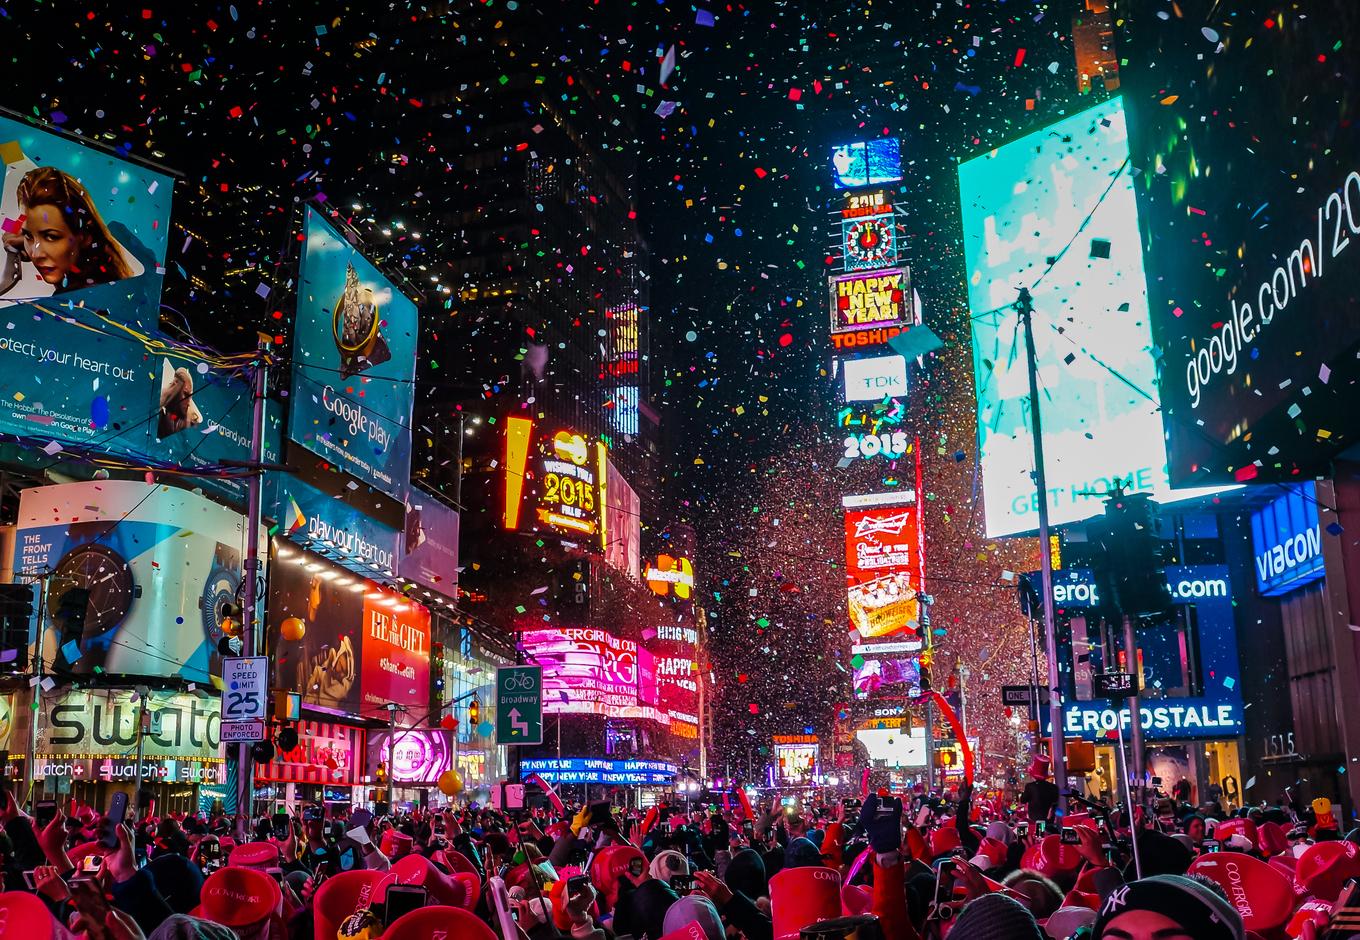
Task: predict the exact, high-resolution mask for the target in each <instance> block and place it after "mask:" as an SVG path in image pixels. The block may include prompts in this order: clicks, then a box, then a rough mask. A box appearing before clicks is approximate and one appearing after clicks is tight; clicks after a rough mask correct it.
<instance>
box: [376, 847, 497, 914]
mask: <svg viewBox="0 0 1360 940" xmlns="http://www.w3.org/2000/svg"><path fill="white" fill-rule="evenodd" d="M384 882H385V883H384V884H382V885H380V886H379V888H378V895H379V896H380V897H386V895H387V884H391V883H395V884H401V885H420V886H422V887H423V888H425V890H426V891H428V892H429V895H430V899H431V900H432V901H434V902H435V903H436V904H443V905H447V906H449V907H461V908H463V909H464V910H468V911H470V910H472V909H473V908H474V907H476V906H477V901H478V899H480V898H481V896H482V885H481V881H480V879H478V878H477V876H476V875H469V874H466V873H465V872H459V873H458V874H455V875H446V874H445V873H444V872H442V871H440V870H439V869H438V868H436V867H435V864H434V862H432V861H430V860H429V859H428V858H426V857H425V856H423V855H407V856H404V857H403V858H401V859H399V860H397V861H395V862H393V863H392V868H391V869H390V870H389V871H388V878H387V879H384Z"/></svg>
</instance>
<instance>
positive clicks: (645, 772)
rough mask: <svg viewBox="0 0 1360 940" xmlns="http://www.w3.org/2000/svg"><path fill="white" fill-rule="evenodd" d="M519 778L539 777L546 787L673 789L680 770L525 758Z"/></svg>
mask: <svg viewBox="0 0 1360 940" xmlns="http://www.w3.org/2000/svg"><path fill="white" fill-rule="evenodd" d="M519 773H520V777H521V778H523V777H527V776H528V775H529V774H537V775H538V776H539V777H541V778H542V779H543V780H544V781H545V782H547V783H602V784H605V785H606V786H626V785H636V784H648V785H651V786H670V785H671V784H672V783H674V782H675V777H676V775H677V774H678V773H680V769H679V768H678V767H676V766H675V765H674V764H672V763H670V762H669V761H663V760H607V759H602V758H595V757H524V758H521V759H520V762H519Z"/></svg>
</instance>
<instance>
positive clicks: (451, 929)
mask: <svg viewBox="0 0 1360 940" xmlns="http://www.w3.org/2000/svg"><path fill="white" fill-rule="evenodd" d="M382 940H499V938H498V937H497V936H496V934H495V933H494V932H493V931H492V930H491V928H490V927H488V926H487V925H486V924H485V923H483V922H482V921H481V920H480V919H479V918H477V917H475V916H473V915H472V914H469V913H468V912H467V911H465V910H462V909H461V908H456V907H443V906H440V905H435V906H432V907H422V908H419V909H417V910H414V911H411V912H410V913H408V914H403V915H402V916H401V917H398V918H397V919H396V921H395V922H394V923H392V924H389V925H388V927H387V930H386V931H384V933H383V934H382Z"/></svg>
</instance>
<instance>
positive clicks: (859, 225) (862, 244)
mask: <svg viewBox="0 0 1360 940" xmlns="http://www.w3.org/2000/svg"><path fill="white" fill-rule="evenodd" d="M841 255H842V257H843V258H844V259H845V270H847V271H865V270H870V269H873V268H883V267H887V266H888V265H890V264H896V263H897V223H896V222H895V221H894V220H893V217H892V216H891V215H874V216H868V217H866V218H862V219H847V220H845V221H844V222H842V223H841Z"/></svg>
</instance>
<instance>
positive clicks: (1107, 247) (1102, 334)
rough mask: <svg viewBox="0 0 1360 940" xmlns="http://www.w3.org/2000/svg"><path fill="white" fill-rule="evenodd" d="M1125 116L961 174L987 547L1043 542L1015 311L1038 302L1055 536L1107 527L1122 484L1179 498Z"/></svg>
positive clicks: (1016, 146)
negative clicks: (1110, 503)
mask: <svg viewBox="0 0 1360 940" xmlns="http://www.w3.org/2000/svg"><path fill="white" fill-rule="evenodd" d="M1128 156H1129V147H1128V129H1127V125H1126V122H1125V116H1124V106H1123V102H1122V101H1121V100H1120V99H1118V98H1114V99H1111V100H1109V101H1106V102H1103V103H1101V104H1098V105H1096V106H1094V107H1091V108H1087V109H1086V110H1085V111H1082V112H1080V113H1078V114H1075V115H1073V116H1072V117H1069V118H1066V119H1064V120H1062V121H1059V122H1058V123H1056V124H1053V125H1051V126H1049V127H1046V128H1044V129H1042V130H1038V131H1035V132H1034V133H1032V134H1028V135H1026V136H1024V137H1022V138H1020V139H1019V140H1016V141H1013V142H1011V143H1009V144H1006V145H1004V146H1002V147H998V148H997V149H995V150H992V151H990V152H988V153H985V154H983V155H982V156H979V157H975V158H973V159H972V160H968V161H966V162H965V163H963V164H961V165H960V167H959V192H960V200H961V201H962V207H963V233H964V260H965V263H966V265H967V274H968V300H969V306H970V308H971V310H972V325H973V364H974V382H975V383H976V391H977V407H978V453H979V460H980V461H981V464H982V491H983V500H984V507H985V511H986V523H987V526H986V528H987V535H988V536H991V537H995V536H1003V535H1014V534H1016V533H1021V532H1027V531H1032V530H1034V529H1036V528H1037V527H1038V497H1037V495H1036V493H1035V490H1034V485H1033V482H1032V479H1031V473H1032V471H1033V468H1034V444H1033V436H1032V434H1031V432H1030V428H1031V423H1030V413H1029V380H1028V374H1027V370H1026V356H1025V352H1024V339H1023V332H1021V331H1020V330H1018V329H1017V327H1016V323H1017V317H1016V313H1015V311H1014V310H1013V309H1012V305H1013V304H1014V303H1015V300H1016V287H1017V286H1018V285H1025V286H1032V293H1033V299H1034V342H1035V348H1036V359H1037V367H1038V371H1039V385H1040V388H1041V389H1042V390H1043V395H1042V399H1041V403H1040V407H1041V409H1042V412H1041V413H1042V419H1043V433H1044V464H1045V465H1044V472H1045V474H1046V476H1047V484H1048V508H1049V517H1050V520H1051V521H1052V523H1053V524H1054V525H1062V524H1064V523H1069V522H1077V521H1080V520H1083V519H1088V518H1090V517H1091V516H1094V515H1098V514H1099V513H1101V512H1102V511H1103V495H1104V493H1105V492H1106V491H1107V490H1108V489H1109V488H1110V486H1111V483H1112V482H1113V480H1114V478H1116V477H1118V478H1121V479H1123V480H1124V481H1125V482H1126V487H1127V488H1128V489H1129V490H1131V491H1133V492H1150V493H1152V494H1153V495H1154V496H1155V497H1156V498H1157V499H1158V500H1159V501H1162V502H1167V501H1170V500H1174V499H1179V498H1185V497H1189V496H1195V495H1201V494H1203V493H1205V492H1212V490H1207V491H1206V490H1200V491H1183V492H1179V493H1176V494H1173V493H1172V492H1171V487H1170V482H1169V480H1168V478H1167V466H1166V448H1165V445H1164V443H1163V438H1162V417H1161V413H1160V410H1159V401H1158V387H1157V376H1156V369H1155V365H1154V355H1155V354H1154V349H1153V343H1152V335H1151V332H1150V330H1149V327H1148V308H1147V287H1146V284H1145V282H1144V272H1143V251H1142V245H1141V244H1140V242H1139V239H1138V210H1137V207H1136V205H1135V203H1134V192H1133V177H1132V174H1131V173H1130V170H1129V164H1128Z"/></svg>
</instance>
